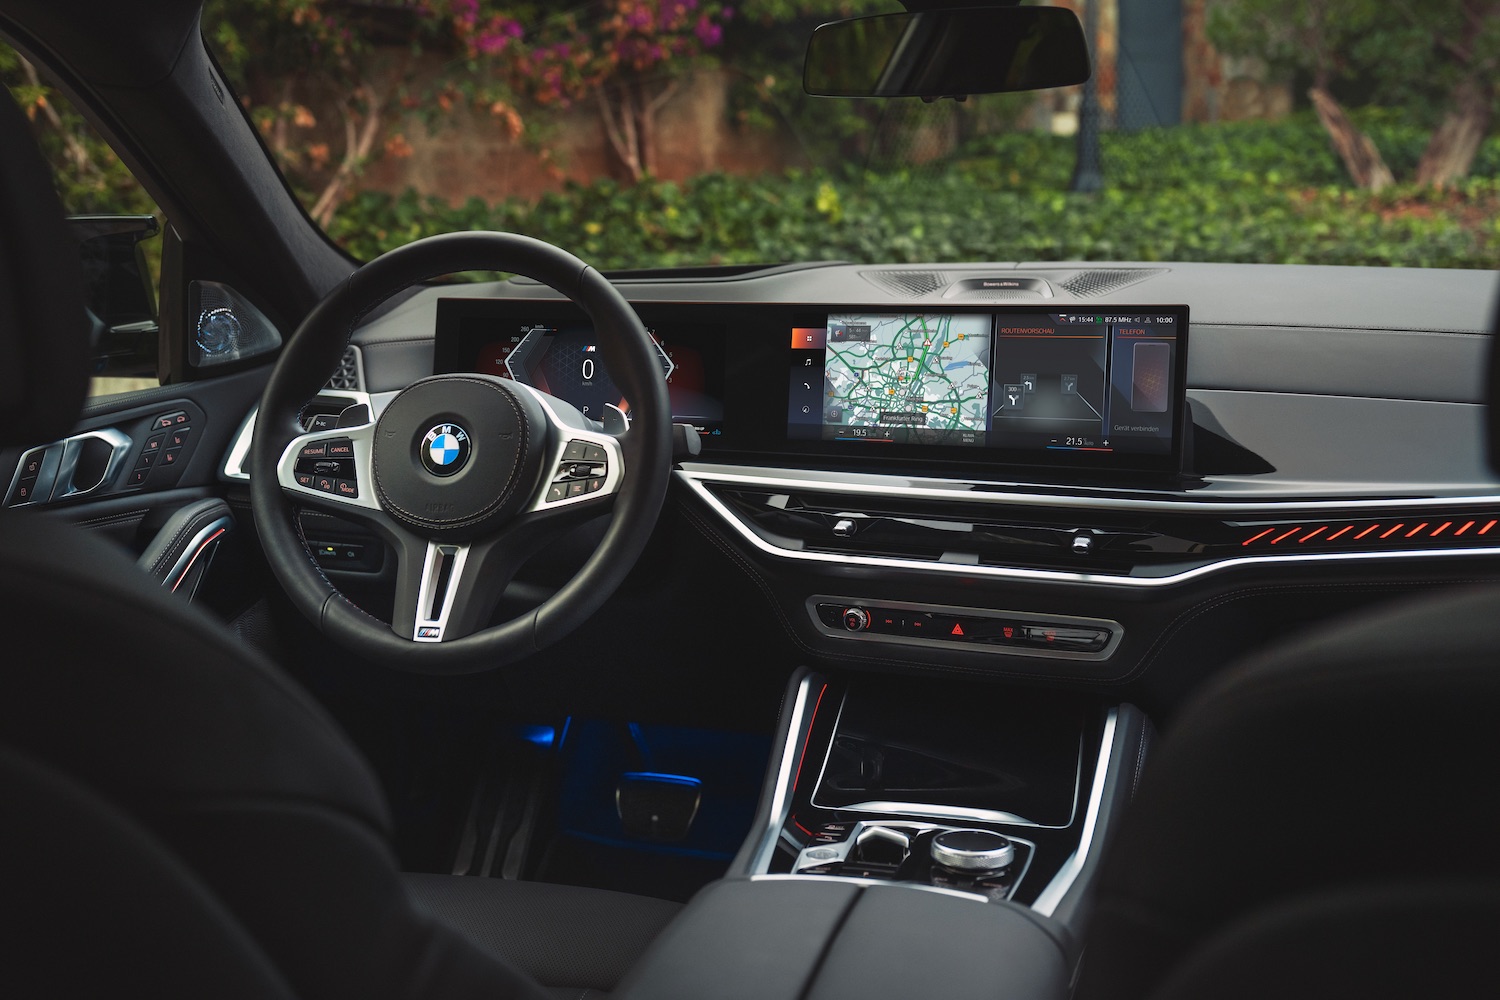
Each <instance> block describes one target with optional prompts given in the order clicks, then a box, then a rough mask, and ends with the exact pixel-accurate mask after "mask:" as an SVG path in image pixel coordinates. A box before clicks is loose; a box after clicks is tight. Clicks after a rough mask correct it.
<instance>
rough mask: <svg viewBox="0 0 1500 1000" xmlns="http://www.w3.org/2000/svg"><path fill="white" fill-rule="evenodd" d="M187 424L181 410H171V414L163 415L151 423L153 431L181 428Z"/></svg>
mask: <svg viewBox="0 0 1500 1000" xmlns="http://www.w3.org/2000/svg"><path fill="white" fill-rule="evenodd" d="M187 422H188V415H187V414H186V413H184V412H183V411H181V410H173V411H172V412H171V413H163V414H162V415H161V416H159V417H157V418H156V419H155V420H153V421H151V427H152V429H154V430H159V431H165V430H170V429H171V428H173V427H177V426H181V425H183V424H186V423H187Z"/></svg>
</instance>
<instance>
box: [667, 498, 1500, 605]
mask: <svg viewBox="0 0 1500 1000" xmlns="http://www.w3.org/2000/svg"><path fill="white" fill-rule="evenodd" d="M676 475H677V478H678V479H679V480H680V481H682V482H683V483H684V484H686V485H687V487H688V489H690V490H691V491H692V492H693V493H694V494H695V495H697V497H698V498H699V499H701V500H702V501H703V502H704V503H705V504H707V505H708V507H709V508H710V509H711V510H712V511H713V512H714V513H715V514H717V515H718V516H719V517H720V518H721V519H722V520H723V521H724V522H725V523H726V524H728V525H729V526H730V528H732V529H733V530H734V532H735V533H736V534H737V535H738V536H739V537H740V538H742V539H743V540H744V541H746V542H747V543H749V544H750V545H751V546H753V547H755V548H756V549H759V550H760V551H761V552H764V553H766V554H767V555H770V556H775V557H776V558H778V559H788V560H793V561H796V562H808V563H822V564H825V565H827V566H830V567H835V566H836V567H841V568H848V567H851V566H862V567H870V568H875V569H886V570H893V569H894V570H905V571H915V572H921V573H943V574H948V575H959V576H968V577H991V578H995V579H1004V580H1035V581H1039V582H1048V583H1072V584H1088V585H1092V586H1100V587H1121V588H1124V589H1131V590H1133V589H1137V588H1152V587H1171V586H1176V585H1177V584H1180V583H1184V582H1186V581H1188V580H1195V579H1197V578H1199V577H1203V576H1207V575H1209V574H1211V573H1217V572H1220V571H1222V570H1226V569H1231V568H1235V567H1241V566H1256V565H1265V566H1281V565H1286V564H1290V563H1314V562H1355V561H1362V560H1382V561H1383V560H1389V559H1434V558H1436V559H1451V558H1454V557H1471V556H1489V557H1491V558H1494V557H1495V556H1497V555H1500V552H1497V550H1496V549H1494V548H1488V547H1486V548H1441V549H1395V550H1390V551H1376V552H1315V553H1307V554H1301V555H1264V556H1251V555H1245V556H1231V557H1228V558H1225V559H1220V560H1217V561H1215V562H1210V563H1206V564H1205V565H1202V566H1195V567H1193V568H1192V569H1188V570H1183V571H1182V572H1181V573H1173V574H1170V575H1167V576H1150V577H1140V576H1111V575H1109V574H1106V573H1079V572H1073V571H1070V570H1045V569H1021V568H1017V567H1010V566H976V565H964V564H959V563H943V562H936V561H930V562H929V561H923V560H919V559H896V558H890V557H886V556H863V555H854V554H849V553H844V552H808V551H805V550H794V549H784V548H782V547H780V546H778V545H773V544H772V543H770V542H768V541H766V540H765V539H764V538H761V537H760V536H759V535H757V534H756V533H755V532H754V531H751V530H750V528H749V526H748V525H746V524H745V523H744V522H743V521H742V520H740V518H739V517H738V516H737V515H736V514H735V513H734V512H733V511H731V510H730V509H729V508H728V507H726V506H725V505H724V502H723V501H721V500H720V499H719V498H718V497H716V496H714V494H713V492H712V491H710V490H709V489H708V487H707V486H706V485H705V482H714V483H720V482H722V480H721V478H720V477H719V476H718V475H717V474H715V475H714V476H713V477H711V478H705V477H703V476H702V475H701V474H698V473H694V472H690V471H688V470H686V469H679V470H678V471H677V473H676ZM736 482H738V483H740V484H743V485H747V486H748V485H762V486H764V485H767V482H766V481H765V480H753V479H750V478H749V477H744V476H741V477H737V479H736ZM789 488H793V489H799V488H800V489H810V488H812V484H810V483H791V484H789ZM947 499H949V500H957V499H961V498H959V497H955V496H951V495H950V496H948V497H947ZM1032 499H1033V501H1034V500H1035V498H1032ZM1059 502H1061V499H1060V498H1052V499H1051V500H1049V503H1051V504H1054V505H1055V504H1057V503H1059ZM1491 502H1492V503H1496V504H1500V497H1495V498H1491ZM1427 503H1428V504H1429V505H1430V504H1432V503H1433V501H1427ZM1340 506H1347V505H1340ZM1200 509H1201V508H1200ZM1496 524H1500V520H1495V521H1491V522H1490V523H1489V524H1488V525H1487V526H1486V529H1488V528H1493V527H1494V526H1495V525H1496ZM1398 527H1400V525H1398ZM1480 534H1484V532H1483V531H1481V532H1480Z"/></svg>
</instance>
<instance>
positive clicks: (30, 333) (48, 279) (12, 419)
mask: <svg viewBox="0 0 1500 1000" xmlns="http://www.w3.org/2000/svg"><path fill="white" fill-rule="evenodd" d="M62 220H63V211H62V205H61V204H60V203H59V202H58V200H57V193H56V191H55V190H54V189H53V187H52V172H51V169H50V168H49V167H48V166H47V164H46V163H45V162H44V161H43V160H42V156H41V152H40V150H38V149H37V145H36V140H35V138H34V137H33V136H32V134H31V128H30V125H29V124H28V122H27V121H26V116H25V115H24V114H22V112H21V109H20V108H18V107H17V106H16V104H15V101H13V100H12V99H11V97H10V95H9V93H8V92H6V90H5V88H3V87H0V445H7V444H40V443H43V442H46V441H51V440H54V439H56V438H59V437H62V436H63V435H65V434H67V432H68V431H69V430H70V429H71V428H72V426H73V424H74V423H75V422H76V421H77V419H78V411H79V408H80V407H81V406H82V405H83V398H84V394H85V391H86V389H87V386H88V359H89V343H88V324H87V321H86V319H85V313H84V299H83V276H82V266H81V264H80V258H79V254H78V247H77V244H75V243H74V242H73V241H72V240H71V239H70V238H69V237H68V234H67V231H66V229H65V227H64V226H63V221H62Z"/></svg>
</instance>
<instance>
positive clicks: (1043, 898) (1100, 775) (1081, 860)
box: [1031, 708, 1120, 917]
mask: <svg viewBox="0 0 1500 1000" xmlns="http://www.w3.org/2000/svg"><path fill="white" fill-rule="evenodd" d="M1119 718H1120V710H1119V709H1118V708H1112V709H1110V710H1109V715H1108V716H1106V717H1105V719H1104V734H1103V736H1102V737H1101V738H1100V740H1099V763H1098V764H1097V765H1096V766H1095V767H1094V787H1092V788H1090V789H1089V807H1088V811H1087V812H1085V813H1084V814H1083V830H1082V832H1080V833H1079V835H1078V849H1077V850H1075V851H1074V852H1073V853H1072V854H1071V855H1070V856H1069V857H1068V860H1067V861H1064V862H1063V866H1062V867H1061V868H1059V869H1058V871H1057V874H1056V875H1054V876H1053V877H1052V881H1051V882H1048V883H1047V887H1046V888H1045V889H1043V890H1042V891H1041V893H1040V894H1039V895H1038V896H1037V897H1036V902H1034V903H1032V904H1031V908H1032V909H1033V910H1035V911H1036V912H1038V913H1040V914H1042V915H1043V916H1047V917H1050V916H1052V914H1053V913H1054V912H1055V911H1056V910H1057V907H1058V904H1059V903H1061V902H1062V900H1063V897H1064V896H1066V895H1067V894H1068V890H1070V889H1072V888H1073V883H1074V882H1076V881H1078V876H1079V875H1080V874H1082V872H1083V866H1084V865H1085V864H1087V863H1088V859H1089V852H1090V851H1091V850H1093V847H1094V833H1095V832H1096V831H1097V830H1098V828H1099V810H1100V807H1101V806H1102V804H1103V802H1104V779H1105V778H1107V777H1108V776H1109V762H1110V761H1111V760H1112V759H1113V758H1114V753H1115V725H1116V723H1117V722H1118V720H1119Z"/></svg>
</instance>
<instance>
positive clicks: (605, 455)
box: [583, 444, 609, 462]
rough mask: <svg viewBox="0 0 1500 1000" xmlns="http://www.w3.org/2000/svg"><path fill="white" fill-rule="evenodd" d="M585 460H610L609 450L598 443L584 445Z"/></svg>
mask: <svg viewBox="0 0 1500 1000" xmlns="http://www.w3.org/2000/svg"><path fill="white" fill-rule="evenodd" d="M583 460H584V461H585V462H607V461H609V452H607V451H605V450H604V449H603V448H602V447H600V446H599V445H597V444H588V445H584V447H583Z"/></svg>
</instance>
